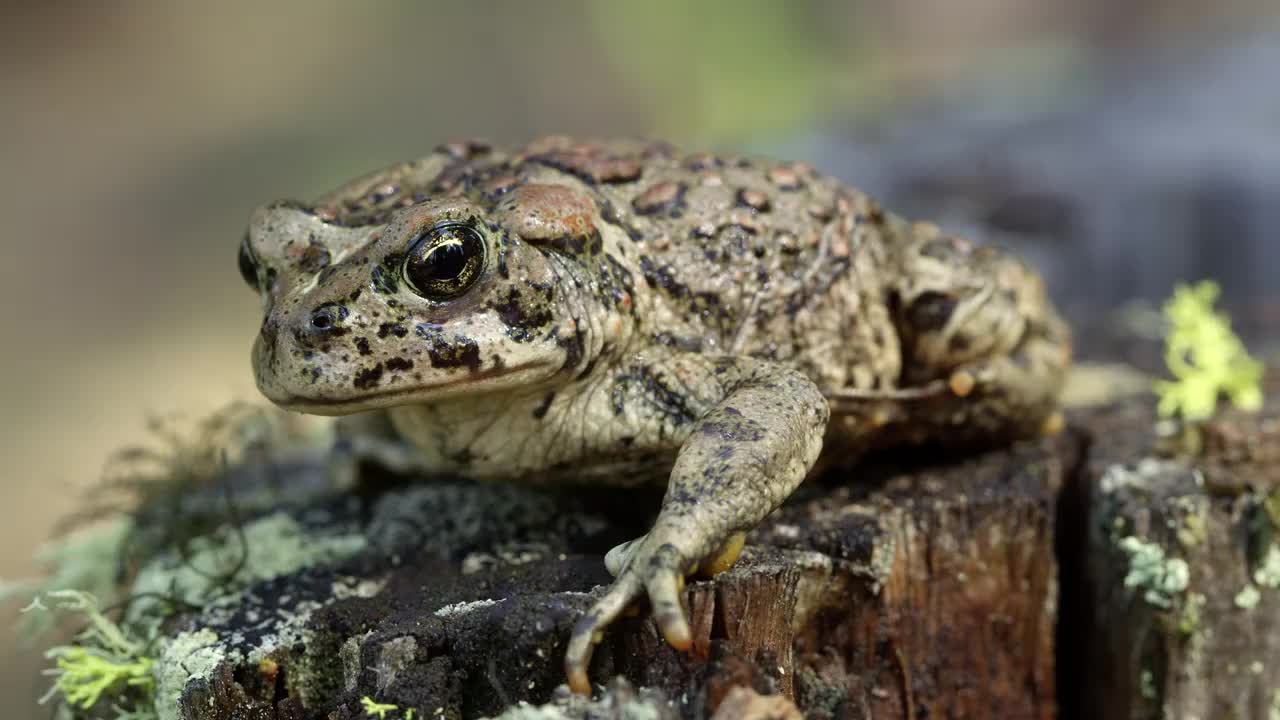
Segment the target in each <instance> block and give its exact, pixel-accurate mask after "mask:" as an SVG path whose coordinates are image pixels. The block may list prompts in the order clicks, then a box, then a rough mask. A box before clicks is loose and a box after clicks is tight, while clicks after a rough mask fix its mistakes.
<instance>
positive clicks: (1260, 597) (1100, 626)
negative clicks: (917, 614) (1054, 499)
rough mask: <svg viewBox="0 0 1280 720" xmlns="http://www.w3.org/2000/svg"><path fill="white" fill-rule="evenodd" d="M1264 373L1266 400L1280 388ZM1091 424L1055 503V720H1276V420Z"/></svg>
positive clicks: (1133, 414)
mask: <svg viewBox="0 0 1280 720" xmlns="http://www.w3.org/2000/svg"><path fill="white" fill-rule="evenodd" d="M1277 379H1280V378H1277V377H1276V376H1275V375H1274V374H1273V375H1272V377H1271V381H1272V382H1271V392H1270V396H1271V399H1272V400H1274V399H1276V397H1277V395H1280V393H1278V392H1277V390H1280V383H1277V382H1276V380H1277ZM1270 407H1271V409H1270V410H1269V411H1267V412H1264V413H1263V414H1260V415H1248V414H1244V413H1239V412H1226V413H1223V414H1221V415H1220V416H1219V417H1218V418H1217V419H1215V420H1213V421H1211V422H1209V423H1207V424H1205V425H1203V426H1202V427H1199V428H1178V427H1177V426H1174V425H1169V424H1166V426H1165V427H1164V429H1163V434H1164V437H1161V436H1160V434H1159V433H1158V432H1156V431H1154V430H1153V428H1156V427H1157V424H1156V423H1155V421H1154V418H1153V417H1152V414H1151V412H1150V409H1149V408H1146V407H1143V406H1141V405H1138V406H1132V405H1131V406H1125V407H1119V408H1113V409H1111V410H1109V411H1105V412H1099V413H1095V414H1093V415H1091V416H1089V417H1087V418H1085V419H1083V422H1084V424H1085V425H1086V426H1087V427H1088V428H1089V430H1090V438H1091V442H1090V446H1089V450H1088V461H1087V462H1086V463H1085V465H1084V466H1083V467H1082V472H1081V474H1080V477H1079V478H1078V480H1079V482H1078V483H1077V484H1076V485H1075V486H1074V487H1073V489H1072V491H1071V492H1070V493H1069V494H1068V496H1067V497H1065V498H1064V501H1063V507H1064V510H1066V512H1064V517H1069V518H1070V520H1068V521H1067V522H1065V523H1064V527H1063V540H1064V545H1066V546H1068V547H1070V548H1071V550H1070V551H1068V553H1067V554H1064V557H1063V575H1064V583H1068V581H1069V584H1064V588H1065V589H1066V592H1064V595H1063V620H1062V622H1063V626H1064V628H1070V629H1071V633H1070V636H1069V637H1068V638H1067V639H1068V643H1066V644H1064V647H1063V648H1062V653H1061V657H1062V661H1061V662H1062V664H1063V667H1062V670H1061V671H1062V673H1063V674H1064V675H1063V676H1064V677H1070V678H1071V680H1070V682H1069V685H1064V687H1063V690H1064V692H1063V698H1062V704H1063V716H1064V717H1093V718H1103V719H1110V718H1126V719H1128V718H1134V719H1137V718H1166V717H1167V718H1206V719H1207V718H1215V719H1218V718H1221V719H1223V720H1227V719H1234V718H1242V719H1243V718H1267V717H1272V718H1274V717H1277V716H1280V546H1278V545H1277V543H1276V538H1275V535H1276V532H1277V528H1280V415H1278V414H1277V412H1276V410H1275V403H1274V402H1272V403H1271V404H1270Z"/></svg>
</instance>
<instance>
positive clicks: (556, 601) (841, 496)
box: [161, 434, 1079, 719]
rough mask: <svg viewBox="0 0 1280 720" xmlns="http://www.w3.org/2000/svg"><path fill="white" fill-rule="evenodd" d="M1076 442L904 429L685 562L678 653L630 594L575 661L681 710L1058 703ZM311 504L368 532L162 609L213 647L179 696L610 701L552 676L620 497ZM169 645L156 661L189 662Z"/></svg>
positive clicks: (251, 703) (250, 710)
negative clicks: (205, 607)
mask: <svg viewBox="0 0 1280 720" xmlns="http://www.w3.org/2000/svg"><path fill="white" fill-rule="evenodd" d="M1078 446H1079V443H1078V442H1076V441H1075V439H1074V437H1073V436H1071V435H1070V434H1067V435H1063V436H1059V437H1057V438H1047V439H1044V440H1042V441H1037V442H1029V443H1023V444H1020V445H1017V446H1014V447H1012V448H1005V449H999V450H993V451H991V452H988V453H985V454H980V455H977V456H975V457H970V458H967V459H965V458H958V457H957V458H951V459H949V460H946V461H943V462H939V463H937V464H934V465H929V466H922V465H920V464H919V462H916V461H914V460H913V459H912V458H910V457H909V454H905V453H904V454H903V455H901V456H899V457H897V458H895V459H884V460H881V461H880V462H879V463H875V464H871V465H865V466H859V468H858V469H857V470H855V471H854V475H852V476H845V477H836V476H828V477H825V478H820V479H818V480H816V481H814V482H812V483H810V484H809V485H808V486H807V487H806V488H804V489H803V490H802V492H801V493H799V494H798V496H797V497H796V498H794V499H793V500H792V501H791V502H789V503H788V504H787V505H786V506H785V507H784V508H782V509H780V510H779V511H778V512H777V513H775V514H774V515H773V516H771V517H770V518H769V519H768V520H767V521H766V522H765V523H764V524H763V525H762V526H761V527H760V528H758V529H757V530H756V531H755V532H754V533H752V535H751V536H750V540H749V545H748V548H747V551H746V553H745V554H744V557H743V559H742V560H741V561H740V562H739V564H738V565H737V566H735V567H734V568H732V569H731V570H729V571H728V572H726V573H723V574H722V575H720V576H718V577H717V578H715V579H714V580H710V581H700V582H695V583H692V584H691V585H690V587H689V588H688V590H687V591H686V599H687V602H688V607H689V610H690V614H691V617H692V621H693V628H694V635H695V641H694V651H693V652H692V653H690V654H688V655H686V654H683V653H680V652H677V651H675V650H673V649H671V648H670V647H668V646H667V645H666V644H665V643H664V642H663V641H662V639H661V637H660V636H659V634H658V633H657V631H656V628H655V626H654V625H653V623H652V621H651V620H650V619H648V618H647V617H646V616H643V615H639V616H636V617H632V618H627V619H624V620H622V621H620V622H619V623H617V624H616V625H615V626H614V627H613V628H611V630H610V632H609V633H608V634H607V636H606V638H605V641H604V642H603V643H602V644H601V645H600V646H599V648H598V649H597V653H596V656H595V659H594V661H593V664H592V677H593V678H594V679H596V680H597V681H598V682H601V683H605V682H607V681H608V680H609V678H611V677H613V676H615V675H619V676H621V677H623V678H626V679H627V680H628V681H629V682H630V684H631V685H632V686H636V687H643V688H649V689H650V690H648V691H646V692H651V693H653V692H656V693H658V695H656V696H650V698H649V702H658V701H657V700H654V699H653V698H654V697H662V698H666V699H667V702H668V705H667V707H668V708H669V709H670V711H671V712H675V713H677V714H678V715H679V716H682V717H699V718H701V717H708V716H710V715H711V714H713V713H715V712H716V711H717V710H718V709H719V708H720V707H721V706H722V705H723V704H724V703H725V702H728V700H727V699H728V698H731V697H735V694H736V697H738V698H739V700H738V702H745V700H742V698H743V697H745V696H743V695H742V693H741V692H739V690H740V689H741V688H750V689H752V691H753V692H755V693H756V694H758V695H759V696H761V697H765V698H767V697H770V696H777V697H779V698H784V699H788V700H789V701H793V702H794V703H795V704H796V705H798V706H799V708H800V709H801V710H802V711H803V712H804V713H805V716H806V717H814V718H825V717H851V718H857V717H876V718H923V717H931V718H940V717H957V718H959V717H985V716H1000V717H1010V718H1050V717H1053V715H1054V702H1055V701H1054V675H1053V622H1054V616H1055V607H1056V574H1055V566H1054V562H1053V533H1054V513H1055V497H1056V494H1057V491H1058V489H1059V488H1060V486H1061V485H1062V482H1063V478H1064V477H1065V476H1066V474H1067V472H1068V471H1069V469H1070V468H1071V467H1073V466H1074V465H1075V463H1076V462H1077V459H1076V452H1077V449H1078ZM855 477H856V479H857V481H858V482H856V483H854V482H852V480H853V479H854V478H855ZM379 493H381V494H379ZM321 504H322V505H324V507H325V510H324V512H320V511H319V508H318V507H309V508H308V507H301V508H293V509H291V510H290V511H289V512H291V513H297V514H299V515H302V514H306V515H308V516H309V517H310V518H311V519H310V520H309V522H310V523H311V524H310V525H308V526H307V527H306V528H305V529H304V532H306V533H308V535H307V537H306V538H305V542H307V543H312V544H323V543H326V542H331V540H326V539H325V538H332V537H333V533H336V532H339V531H341V532H344V533H348V534H349V533H351V532H355V533H357V534H359V533H363V534H364V535H365V537H366V538H367V539H368V546H367V547H366V548H364V549H363V550H362V551H360V552H358V553H356V554H355V555H354V556H352V557H349V558H348V559H347V560H346V561H344V562H340V563H338V564H336V565H333V564H329V565H319V566H314V567H304V568H301V569H299V570H298V571H296V572H293V573H292V574H288V575H285V576H282V577H276V578H274V579H271V580H266V581H261V582H257V583H254V584H251V585H249V586H248V587H246V588H245V589H244V590H242V591H241V592H240V596H239V597H238V599H237V601H236V602H237V603H238V606H239V607H238V609H237V611H236V612H234V613H227V612H225V611H212V610H210V611H206V612H203V613H199V614H196V615H189V616H186V617H184V618H179V619H175V621H172V622H171V627H172V629H173V630H172V632H173V635H174V636H175V637H178V636H181V637H184V638H188V639H189V638H191V637H192V634H193V633H204V634H205V637H206V639H205V640H204V641H203V642H204V645H203V646H202V650H201V651H200V652H201V653H203V655H202V657H209V656H210V655H211V654H212V655H213V656H216V657H217V658H219V660H218V661H217V662H213V663H212V664H211V669H206V670H205V671H203V672H200V673H192V675H191V677H189V678H186V679H185V680H183V681H182V684H181V685H179V686H178V687H176V688H174V689H175V691H177V692H179V696H178V697H177V698H176V705H175V706H174V710H175V711H176V713H177V714H178V715H180V716H181V717H184V718H192V719H195V718H238V717H315V716H319V717H331V718H355V717H361V716H362V715H363V710H362V709H361V705H360V702H359V701H360V699H361V698H362V697H370V698H375V699H377V700H378V701H379V702H385V703H392V704H395V705H396V706H397V707H400V708H402V709H408V708H414V709H416V711H417V714H420V715H422V716H427V717H446V718H449V717H452V718H460V717H477V716H481V715H486V714H496V713H499V712H501V711H502V710H503V708H506V707H510V706H512V705H513V704H515V703H518V702H530V703H547V702H554V703H555V704H556V706H557V707H558V708H560V709H561V711H562V712H564V713H566V716H567V717H604V716H608V715H607V714H605V715H601V714H599V713H601V712H604V711H602V710H600V708H601V707H604V706H606V705H607V706H610V707H612V706H613V705H611V703H614V702H615V699H614V698H612V696H611V695H608V694H606V698H605V699H604V700H603V701H601V702H602V703H603V705H601V704H600V703H597V704H596V705H591V706H590V707H587V706H584V705H583V704H582V703H581V702H580V701H576V700H570V699H568V698H565V697H564V696H563V689H562V688H561V689H557V686H560V685H561V683H562V682H563V675H562V672H563V671H562V665H561V659H562V657H563V651H564V641H565V639H566V638H567V636H568V633H569V629H570V627H571V625H572V623H573V621H574V619H575V618H576V616H577V614H578V613H579V612H581V611H582V610H583V609H585V608H586V607H587V606H588V605H589V604H590V602H591V598H592V595H590V594H588V591H591V590H592V588H593V586H599V585H601V584H602V583H605V582H606V581H607V580H608V577H607V574H606V573H605V572H604V570H603V565H602V561H601V555H602V553H603V552H604V551H605V550H607V549H608V547H610V546H612V544H614V543H616V542H618V541H619V540H620V539H623V538H626V537H630V536H633V535H634V534H638V533H639V532H643V529H644V526H645V523H646V521H647V517H645V514H637V513H635V511H634V509H633V507H632V506H633V505H634V503H633V502H626V503H619V502H617V497H616V495H613V494H603V495H599V496H585V495H582V494H581V493H576V494H575V493H570V494H551V493H550V492H549V491H548V492H544V491H540V490H534V489H514V488H497V487H495V486H478V485H470V484H464V483H446V484H430V485H425V486H411V487H408V488H405V487H392V488H388V489H386V490H383V491H376V490H375V491H372V492H371V493H370V494H369V497H368V498H366V499H365V500H364V502H363V504H356V505H352V504H351V503H347V504H346V505H345V506H343V505H341V504H339V505H338V506H337V507H335V506H334V504H333V503H331V502H328V503H321ZM653 506H654V507H656V502H654V503H653ZM268 517H269V518H270V517H271V516H268ZM316 518H320V521H319V522H318V523H317V521H316ZM250 522H251V523H252V522H254V521H250ZM271 522H274V523H276V524H280V521H279V520H272V521H271ZM285 525H286V526H288V527H292V526H290V525H288V523H285ZM292 531H293V530H291V532H292ZM247 534H248V535H249V536H250V537H251V538H256V537H258V536H259V530H256V529H253V528H250V529H249V530H248V531H247ZM342 537H348V535H343V536H342ZM252 542H254V543H259V544H270V542H271V541H269V540H253V541H252ZM344 542H346V541H344ZM594 592H599V590H598V589H597V590H595V591H594ZM184 633H185V634H184ZM168 648H169V649H167V650H166V652H165V654H164V655H163V656H162V658H161V662H162V663H167V664H169V665H171V666H173V665H181V664H182V663H190V662H191V659H190V655H189V654H184V653H188V652H189V651H188V650H186V649H185V646H184V645H183V643H180V642H172V643H171V645H170V646H168ZM179 648H182V650H181V651H180V650H179ZM264 658H266V659H268V660H269V662H268V663H265V664H264V663H263V662H262V660H263V659H264ZM206 664H208V663H206ZM264 673H266V674H264ZM769 702H772V701H769ZM762 707H763V706H762ZM591 708H594V709H591ZM592 713H596V714H592Z"/></svg>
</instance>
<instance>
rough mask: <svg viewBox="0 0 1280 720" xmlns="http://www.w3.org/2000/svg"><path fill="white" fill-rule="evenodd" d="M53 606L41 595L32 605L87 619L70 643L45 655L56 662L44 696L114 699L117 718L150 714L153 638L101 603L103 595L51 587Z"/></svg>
mask: <svg viewBox="0 0 1280 720" xmlns="http://www.w3.org/2000/svg"><path fill="white" fill-rule="evenodd" d="M45 598H46V599H47V600H49V601H50V602H51V603H52V608H48V607H47V606H45V605H44V603H43V602H41V601H40V600H37V601H36V602H35V603H33V604H32V606H30V607H31V608H32V609H36V608H41V609H55V610H63V611H68V612H73V613H77V614H80V615H83V616H84V618H85V620H86V622H87V625H86V627H85V629H84V630H83V631H81V632H80V633H79V634H77V635H76V637H75V642H74V643H73V644H70V645H59V646H56V647H53V648H50V649H49V650H48V651H46V653H45V657H47V658H49V659H50V660H52V661H53V663H54V667H53V668H52V669H50V670H47V671H45V674H47V675H50V676H52V677H53V678H54V683H53V687H51V688H50V689H49V692H48V693H46V694H45V696H44V697H43V698H41V702H42V703H44V702H48V701H49V700H50V699H52V698H54V697H57V696H61V698H62V701H63V703H64V704H66V705H68V706H70V707H72V708H77V709H80V710H88V709H90V708H93V707H95V706H97V705H98V704H99V702H101V701H103V700H104V699H109V700H110V701H111V703H112V706H113V707H114V709H115V711H116V717H117V718H123V717H141V718H151V717H154V715H153V714H148V713H149V711H150V707H151V703H152V698H153V696H154V695H155V676H154V673H153V668H154V665H155V658H153V657H151V656H150V655H148V654H147V647H148V645H149V640H150V638H146V637H138V636H136V635H135V634H133V633H131V632H129V631H128V630H126V629H125V628H123V627H121V626H120V625H119V624H117V623H116V622H114V621H112V620H111V619H110V618H108V617H107V616H106V615H104V614H103V613H102V611H101V610H100V609H99V608H98V600H97V598H95V597H94V596H93V595H90V594H89V593H85V592H81V591H78V590H61V591H54V592H50V593H47V594H46V595H45Z"/></svg>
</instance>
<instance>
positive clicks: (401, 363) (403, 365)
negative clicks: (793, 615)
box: [387, 357, 413, 372]
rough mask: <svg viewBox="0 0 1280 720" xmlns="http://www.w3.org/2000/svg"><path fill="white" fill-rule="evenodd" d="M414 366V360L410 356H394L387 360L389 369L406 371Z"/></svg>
mask: <svg viewBox="0 0 1280 720" xmlns="http://www.w3.org/2000/svg"><path fill="white" fill-rule="evenodd" d="M412 368H413V361H412V360H410V359H408V358H401V357H394V358H391V359H390V360H388V361H387V369H388V370H394V371H396V372H404V371H405V370H410V369H412Z"/></svg>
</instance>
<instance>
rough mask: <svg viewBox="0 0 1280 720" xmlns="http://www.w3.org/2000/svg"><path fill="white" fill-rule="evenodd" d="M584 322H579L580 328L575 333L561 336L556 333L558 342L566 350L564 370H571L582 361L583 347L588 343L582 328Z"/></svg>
mask: <svg viewBox="0 0 1280 720" xmlns="http://www.w3.org/2000/svg"><path fill="white" fill-rule="evenodd" d="M581 326H582V323H578V324H577V327H578V328H579V329H577V330H574V332H573V335H570V336H567V337H561V336H560V335H559V333H557V334H556V344H557V345H559V346H560V348H561V349H563V350H564V365H562V366H561V368H562V369H564V370H569V369H571V368H575V367H577V366H578V363H580V362H582V353H583V347H584V345H585V344H586V333H584V332H583V331H582V330H581Z"/></svg>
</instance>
